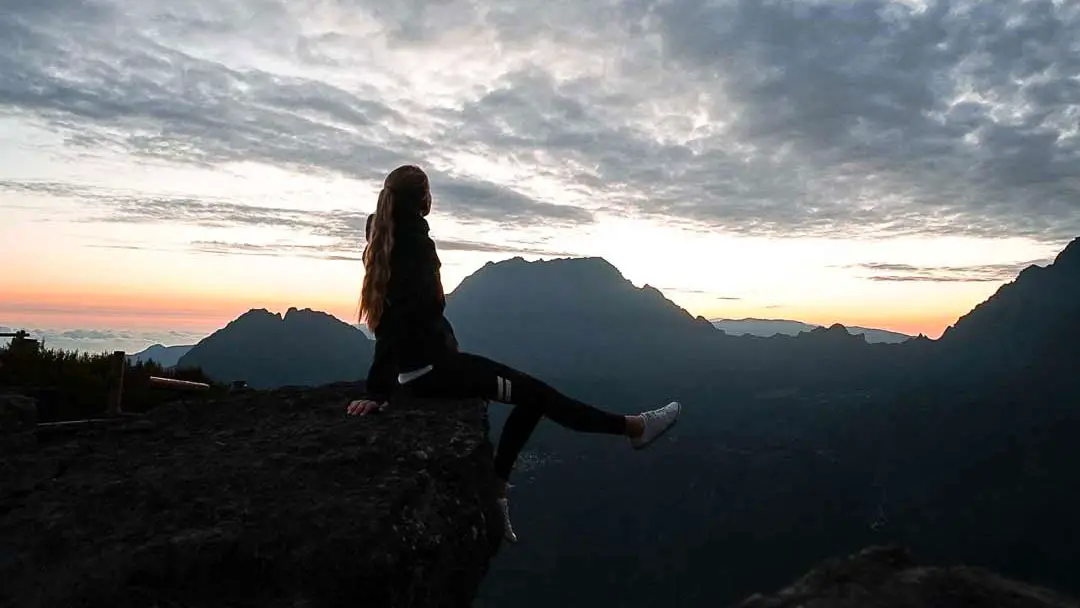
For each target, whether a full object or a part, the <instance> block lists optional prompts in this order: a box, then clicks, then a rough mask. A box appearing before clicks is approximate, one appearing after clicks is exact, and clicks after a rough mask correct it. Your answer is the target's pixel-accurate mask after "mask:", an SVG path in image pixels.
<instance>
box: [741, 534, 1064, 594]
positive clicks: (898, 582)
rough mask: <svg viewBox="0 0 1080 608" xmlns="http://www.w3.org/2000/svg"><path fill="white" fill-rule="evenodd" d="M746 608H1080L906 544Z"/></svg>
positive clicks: (827, 566) (844, 561)
mask: <svg viewBox="0 0 1080 608" xmlns="http://www.w3.org/2000/svg"><path fill="white" fill-rule="evenodd" d="M739 606H740V608H926V607H929V606H933V607H934V608H1077V607H1078V606H1080V604H1077V603H1076V602H1075V601H1074V600H1072V599H1070V598H1067V597H1064V596H1062V595H1059V594H1057V593H1055V592H1052V591H1049V590H1047V589H1043V588H1040V587H1036V586H1033V585H1028V584H1025V583H1020V582H1016V581H1012V580H1009V579H1006V578H1002V577H1000V576H998V575H996V574H993V573H992V572H988V571H986V570H982V569H980V568H973V567H968V566H950V567H930V566H922V565H919V564H917V563H916V561H915V559H914V558H913V557H912V555H911V554H910V552H908V551H907V550H905V549H903V548H901V547H870V548H867V549H864V550H863V551H861V552H859V553H857V554H855V555H852V556H848V557H844V558H837V559H831V560H828V561H826V562H824V563H823V564H821V565H820V566H818V567H817V568H814V569H813V570H811V571H810V572H809V573H807V574H806V575H805V576H804V577H802V578H801V579H799V580H798V581H796V582H795V583H794V584H793V585H791V586H790V587H787V588H786V589H783V590H782V591H780V592H779V593H776V594H775V595H768V596H766V595H761V594H758V595H754V596H752V597H750V598H748V599H747V600H745V601H744V602H742V603H741V604H740V605H739Z"/></svg>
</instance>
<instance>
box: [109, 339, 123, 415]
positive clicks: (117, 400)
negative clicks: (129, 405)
mask: <svg viewBox="0 0 1080 608" xmlns="http://www.w3.org/2000/svg"><path fill="white" fill-rule="evenodd" d="M111 363H112V369H111V370H110V375H109V402H108V404H107V406H106V408H105V414H106V415H108V416H119V415H121V414H122V413H123V410H121V409H120V405H121V401H122V400H123V397H124V370H126V369H127V356H126V355H125V354H124V351H122V350H118V351H115V352H113V354H112V360H111Z"/></svg>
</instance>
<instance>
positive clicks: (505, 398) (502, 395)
mask: <svg viewBox="0 0 1080 608" xmlns="http://www.w3.org/2000/svg"><path fill="white" fill-rule="evenodd" d="M495 382H496V383H497V385H498V386H497V387H496V389H495V400H496V401H501V402H503V403H510V399H511V398H512V397H511V395H512V394H513V393H512V389H513V387H512V386H511V384H510V379H509V378H503V377H502V376H495Z"/></svg>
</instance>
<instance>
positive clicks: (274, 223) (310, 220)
mask: <svg viewBox="0 0 1080 608" xmlns="http://www.w3.org/2000/svg"><path fill="white" fill-rule="evenodd" d="M452 185H453V187H463V188H467V189H471V190H472V191H473V192H474V193H482V192H485V186H484V185H480V184H474V183H466V184H452ZM0 191H9V192H21V193H32V194H49V195H52V196H57V197H62V198H69V199H74V200H78V201H80V202H82V203H84V204H85V205H86V209H87V211H88V213H87V214H86V215H85V216H84V217H82V218H81V219H82V221H88V222H118V223H152V224H161V223H170V222H175V223H184V224H190V225H196V226H202V227H208V228H209V227H213V228H221V227H226V228H237V227H272V228H284V229H288V230H291V231H298V232H305V233H307V234H310V235H314V236H318V237H327V238H330V239H332V240H333V243H331V244H328V245H306V244H296V243H273V244H253V243H236V242H224V241H194V242H192V243H191V244H190V247H188V250H194V251H198V252H202V253H219V254H237V255H268V256H279V255H289V256H299V257H310V258H316V259H328V260H347V261H348V260H356V261H359V260H360V252H361V251H362V250H363V243H364V222H365V221H366V219H367V212H362V211H348V210H329V211H315V210H301V209H292V208H286V207H273V206H263V205H247V204H240V203H233V202H229V201H226V200H219V199H208V198H197V197H178V196H167V195H159V196H153V195H147V194H143V193H133V192H121V191H116V190H109V189H104V188H96V187H89V186H79V185H74V184H68V183H63V182H46V181H25V180H23V181H20V180H0ZM493 192H495V191H494V190H489V191H487V195H488V196H491V195H492V193H493ZM477 200H480V201H481V202H473V203H470V204H471V205H473V207H472V209H474V210H475V214H474V215H470V212H469V211H466V212H464V214H463V215H465V217H483V216H485V215H488V216H490V218H489V219H492V220H495V219H498V218H500V217H501V218H502V221H507V222H510V223H513V222H521V223H524V224H527V223H529V222H531V221H533V220H535V219H536V218H535V217H534V216H530V214H529V212H528V211H527V209H528V202H527V200H525V199H521V198H520V197H519V200H518V203H517V207H516V210H517V211H516V212H515V211H513V209H515V207H514V205H513V203H512V202H509V203H503V204H505V205H506V207H505V208H506V209H508V210H509V211H507V212H506V213H507V214H506V215H502V216H499V215H497V214H493V213H492V212H491V211H490V210H489V209H488V208H485V207H484V205H483V202H482V201H483V199H482V198H478V199H477ZM551 207H559V206H557V205H551ZM541 208H543V206H542V205H541ZM566 209H567V211H563V210H550V211H547V212H546V213H547V217H548V220H549V221H550V220H551V219H552V218H554V217H556V216H559V215H562V216H563V217H565V218H571V217H574V212H575V211H581V210H580V209H575V208H571V207H567V208H566ZM435 241H436V244H437V245H438V247H439V248H440V249H443V250H446V251H470V252H484V253H508V254H524V255H543V256H562V257H571V256H573V255H574V254H572V253H568V252H564V251H557V250H555V251H553V250H549V249H546V248H542V247H533V246H530V245H525V244H513V243H511V244H500V243H490V242H481V241H472V240H455V239H440V238H438V237H436V238H435ZM92 246H94V247H100V248H108V249H131V250H147V249H153V250H168V251H173V250H175V248H173V247H163V246H161V245H158V244H155V245H138V244H130V243H122V244H116V243H100V244H95V245H92Z"/></svg>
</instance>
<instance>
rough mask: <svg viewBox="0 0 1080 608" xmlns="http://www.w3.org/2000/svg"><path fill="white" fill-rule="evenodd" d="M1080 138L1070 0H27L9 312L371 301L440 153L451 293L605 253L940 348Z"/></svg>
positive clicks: (19, 49)
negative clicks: (370, 257) (385, 255)
mask: <svg viewBox="0 0 1080 608" xmlns="http://www.w3.org/2000/svg"><path fill="white" fill-rule="evenodd" d="M1078 124H1080V3H1076V2H1072V1H1067V0H1027V1H1021V0H977V1H964V0H953V1H940V2H931V1H923V2H920V1H916V0H904V1H900V0H835V1H826V0H787V1H780V0H592V1H589V2H577V1H570V0H549V1H547V2H535V1H533V0H505V1H499V2H495V1H489V0H427V1H425V0H399V1H398V2H385V1H383V0H289V1H286V0H228V1H225V0H172V1H170V2H145V1H137V0H36V1H35V2H25V1H22V0H0V133H3V137H0V213H2V215H0V220H2V221H0V267H2V268H3V273H2V274H0V325H4V326H7V327H25V328H28V329H29V328H33V329H36V330H38V331H39V332H42V333H43V335H44V334H46V333H47V334H48V336H50V337H53V338H56V339H60V340H68V341H69V342H70V344H84V345H88V346H89V347H91V348H93V347H97V346H99V345H103V344H106V343H107V344H119V343H120V342H117V341H118V340H121V341H123V340H126V341H127V342H124V344H129V343H130V344H138V343H142V342H147V341H162V342H164V343H166V344H169V343H183V342H185V341H187V342H189V343H190V341H193V340H195V339H197V338H198V337H199V336H201V335H205V334H206V333H209V332H210V331H213V330H214V329H216V328H218V327H221V326H223V325H224V324H225V323H227V322H228V321H229V320H231V319H232V318H235V317H236V316H238V315H239V314H241V313H243V312H244V311H246V310H248V309H250V308H268V309H270V310H274V311H278V312H284V310H285V309H287V308H288V307H289V306H297V307H301V308H303V307H310V308H315V309H318V310H325V311H327V312H330V313H332V314H334V315H336V316H338V317H340V318H342V319H345V320H350V321H352V320H355V319H354V318H353V317H354V312H355V309H356V302H357V298H358V296H359V289H360V284H361V281H362V279H363V268H362V264H361V262H360V260H359V256H360V251H361V249H362V247H363V224H364V219H365V218H366V215H367V214H368V213H370V212H371V211H373V210H374V206H375V201H376V198H377V193H378V190H379V188H380V187H381V180H382V178H383V177H384V176H385V175H386V173H387V172H388V171H389V170H391V169H393V168H394V167H396V166H398V165H400V164H404V163H414V164H418V165H420V166H421V167H423V168H424V169H425V170H426V171H427V172H428V174H429V176H430V178H431V183H432V190H433V197H434V210H433V212H432V214H431V216H430V217H429V220H430V222H431V225H432V235H433V237H434V238H435V241H436V243H437V245H438V247H439V250H440V255H441V257H442V259H443V263H444V269H443V278H444V283H445V284H446V285H445V287H446V289H447V291H450V290H451V289H453V287H454V286H456V285H457V283H458V282H460V280H461V279H463V278H464V277H465V276H467V275H468V274H470V273H472V272H474V271H475V270H476V269H478V268H479V267H480V266H482V265H483V264H484V263H486V262H488V261H497V260H501V259H507V258H511V257H515V256H521V257H524V258H526V259H530V260H531V259H545V258H552V257H567V256H574V257H578V256H600V257H604V258H606V259H607V260H609V261H610V262H611V263H613V264H614V265H615V266H617V267H618V268H619V269H620V270H621V272H622V273H623V275H624V276H625V277H626V278H627V279H629V280H630V281H632V282H634V283H635V284H636V285H639V286H640V285H645V284H649V285H652V286H654V287H657V288H659V289H661V290H662V291H663V292H664V293H665V294H666V295H667V296H668V297H669V298H670V299H672V300H673V301H675V302H677V303H678V304H680V305H682V306H683V307H685V308H687V309H688V310H689V311H690V312H692V313H693V314H696V315H697V314H700V315H703V316H706V317H709V318H714V317H726V318H742V317H767V318H787V319H798V320H803V321H807V322H816V323H832V322H841V323H846V324H851V325H862V326H871V327H882V328H887V329H894V330H897V331H903V332H907V333H912V334H915V333H920V332H921V333H925V334H927V335H929V336H931V337H936V336H938V335H940V333H941V332H942V331H943V330H944V329H945V327H947V326H948V325H949V324H951V323H953V322H954V321H955V320H956V318H957V317H959V316H960V315H962V314H964V313H965V312H967V311H968V310H970V309H971V308H972V307H973V306H974V305H975V304H977V303H978V302H980V301H982V300H984V299H985V298H986V297H988V296H989V295H991V294H992V293H993V292H994V291H995V290H996V289H997V288H998V287H999V286H1000V285H1001V284H1002V283H1004V282H1007V281H1009V280H1011V279H1012V278H1013V277H1014V276H1015V274H1016V273H1017V272H1018V271H1019V270H1020V269H1022V268H1024V267H1025V266H1027V265H1030V264H1032V263H1035V264H1046V263H1048V262H1049V261H1050V260H1052V258H1053V256H1054V254H1055V253H1056V252H1057V251H1059V250H1060V249H1062V248H1063V247H1064V246H1065V244H1067V243H1068V241H1069V240H1071V239H1072V238H1074V237H1076V236H1078V235H1080V133H1078ZM65 335H66V336H68V337H66V338H64V337H63V336H65ZM158 338H160V340H158ZM110 340H112V341H111V342H110ZM147 343H149V342H147ZM64 344H67V343H66V342H65V343H64Z"/></svg>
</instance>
